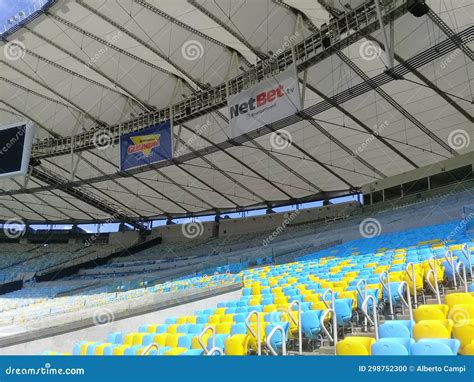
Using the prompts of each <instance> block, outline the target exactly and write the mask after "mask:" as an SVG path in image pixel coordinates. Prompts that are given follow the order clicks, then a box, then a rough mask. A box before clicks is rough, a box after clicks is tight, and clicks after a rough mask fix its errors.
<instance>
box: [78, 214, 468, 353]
mask: <svg viewBox="0 0 474 382" xmlns="http://www.w3.org/2000/svg"><path fill="white" fill-rule="evenodd" d="M457 224H459V222H458V221H454V222H450V223H445V224H441V225H437V226H431V227H422V228H417V229H413V230H408V231H403V232H397V233H390V234H385V235H380V236H378V237H375V238H372V239H363V240H355V241H352V242H347V243H345V244H343V245H340V246H336V247H333V248H329V249H326V250H322V251H319V252H318V253H313V254H309V255H305V256H303V257H302V258H300V259H299V260H298V261H295V262H292V263H287V264H281V265H267V266H263V267H258V268H251V269H245V270H243V271H242V272H241V274H242V276H243V286H244V287H243V290H242V296H241V297H240V299H239V300H235V301H227V302H221V303H219V304H218V305H217V306H216V307H215V308H207V309H200V310H198V311H196V312H195V313H194V315H190V316H185V317H170V318H168V319H167V320H166V321H165V322H164V323H144V324H143V325H142V326H140V327H139V328H137V330H136V331H134V332H133V331H132V332H130V333H111V334H110V335H109V336H108V337H107V338H104V340H105V342H87V341H80V342H77V343H76V344H75V345H74V348H73V349H72V354H95V355H110V354H112V355H122V354H123V355H129V354H135V355H141V354H143V352H145V351H147V354H150V355H151V354H163V355H198V354H206V353H207V352H208V351H209V350H210V349H211V348H215V347H217V348H220V349H222V350H223V352H224V353H225V354H227V355H247V354H255V353H258V352H262V351H264V352H269V353H273V354H278V353H280V354H281V353H283V352H285V349H293V350H291V351H292V352H295V353H298V352H297V351H295V350H294V349H296V347H297V344H299V340H298V330H299V328H298V327H299V325H298V306H299V307H300V308H301V331H302V338H303V342H302V345H303V344H304V347H305V350H306V351H310V352H312V353H313V354H325V353H324V351H327V350H328V349H329V351H330V352H332V354H334V352H336V354H339V355H371V354H374V355H402V354H403V355H408V354H411V355H436V354H439V355H447V354H450V355H454V354H466V355H470V354H473V351H474V334H473V333H474V316H473V313H474V312H473V306H474V293H472V292H464V291H463V289H462V290H461V289H460V288H464V285H462V283H461V281H462V278H458V277H457V281H458V283H457V287H458V290H457V291H456V290H452V289H454V288H453V285H454V279H453V274H452V273H451V275H450V274H449V272H447V271H446V269H447V268H448V266H452V264H451V263H450V258H449V257H448V258H445V253H446V251H450V253H451V254H452V261H453V262H454V265H455V267H454V268H456V266H457V265H458V264H461V263H462V264H463V265H464V266H466V265H467V264H468V262H467V260H466V258H465V253H466V251H468V253H469V254H470V253H471V252H472V251H473V250H474V243H473V242H472V241H471V240H470V238H469V237H466V236H465V235H464V233H459V234H457V235H451V237H453V239H452V240H451V241H449V242H442V241H441V240H440V238H443V237H448V236H449V235H450V233H451V232H454V230H455V227H456V225H457ZM436 237H437V238H438V239H436ZM409 263H413V271H414V275H415V280H416V281H415V283H416V284H417V285H414V284H413V281H412V275H411V273H410V271H409V270H410V269H411V268H408V271H407V270H406V267H407V264H409ZM431 268H433V269H435V270H436V279H435V278H434V277H433V276H434V272H430V270H431ZM221 271H222V269H221ZM467 273H468V275H467V276H472V271H471V272H470V271H469V269H468V268H467ZM387 276H388V277H389V280H386V279H387ZM364 281H365V282H366V286H365V287H364V286H363V287H362V290H361V288H360V285H364ZM381 281H384V283H382V282H381ZM435 281H437V283H438V288H435V291H436V289H441V293H440V299H441V301H439V302H438V301H437V300H435V299H434V298H433V297H432V296H430V294H432V291H431V289H430V288H429V287H428V286H429V285H430V283H431V285H433V284H435V285H436V282H435ZM420 284H421V285H420ZM466 284H467V283H466ZM415 286H416V290H417V298H418V299H417V301H418V303H417V304H415V307H416V309H414V311H413V314H412V316H411V315H407V314H406V307H405V305H404V299H406V298H405V294H406V293H407V287H408V289H409V291H410V292H411V291H412V290H413V287H415ZM389 287H390V289H389ZM465 287H466V288H467V287H468V286H467V285H465ZM443 288H446V294H445V295H443V293H442V290H443ZM469 289H470V290H472V289H473V286H472V285H471V286H469ZM328 290H330V291H332V293H328ZM366 295H367V296H373V302H371V301H372V300H371V298H372V297H369V298H366V297H365V296H366ZM332 297H334V300H333V299H332ZM390 298H391V300H392V304H390V302H389V301H390ZM369 302H371V303H369ZM391 305H392V306H391ZM407 305H409V304H407ZM408 310H409V311H410V309H408ZM254 312H256V313H254ZM364 312H365V314H366V315H367V317H368V318H369V322H368V323H366V322H365V316H364V314H363V313H364ZM371 315H372V317H374V315H375V317H374V318H375V319H374V320H371V319H370V317H371ZM377 317H378V318H377ZM370 321H371V322H370ZM335 327H337V331H334V330H333V329H334V328H335ZM259 331H260V335H258V334H257V333H258V332H259ZM331 333H332V334H331ZM335 335H337V336H338V337H339V338H341V337H342V338H341V339H340V340H339V341H338V342H337V343H336V344H334V343H333V342H334V341H333V340H334V339H335V338H334V337H335ZM267 342H268V343H267ZM326 343H327V344H331V343H333V344H332V345H333V346H327V345H326ZM151 345H154V346H156V348H157V349H158V350H156V349H155V350H150V349H151V348H150V346H151ZM334 345H335V346H334ZM262 349H263V350H262Z"/></svg>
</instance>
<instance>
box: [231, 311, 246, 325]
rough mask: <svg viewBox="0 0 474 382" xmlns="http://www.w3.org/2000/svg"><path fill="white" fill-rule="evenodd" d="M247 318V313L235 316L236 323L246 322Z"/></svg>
mask: <svg viewBox="0 0 474 382" xmlns="http://www.w3.org/2000/svg"><path fill="white" fill-rule="evenodd" d="M246 318H247V313H245V314H235V315H234V322H235V323H239V322H245V319H246Z"/></svg>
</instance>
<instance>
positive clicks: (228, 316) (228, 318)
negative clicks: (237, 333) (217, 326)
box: [221, 314, 235, 323]
mask: <svg viewBox="0 0 474 382" xmlns="http://www.w3.org/2000/svg"><path fill="white" fill-rule="evenodd" d="M234 316H235V314H224V315H223V316H221V323H224V322H234Z"/></svg>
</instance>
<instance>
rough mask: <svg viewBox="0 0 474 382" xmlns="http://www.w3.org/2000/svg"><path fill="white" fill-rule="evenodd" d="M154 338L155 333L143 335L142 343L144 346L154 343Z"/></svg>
mask: <svg viewBox="0 0 474 382" xmlns="http://www.w3.org/2000/svg"><path fill="white" fill-rule="evenodd" d="M154 338H155V333H150V334H147V335H146V336H143V338H142V345H143V346H148V345H151V344H152V343H153V339H154Z"/></svg>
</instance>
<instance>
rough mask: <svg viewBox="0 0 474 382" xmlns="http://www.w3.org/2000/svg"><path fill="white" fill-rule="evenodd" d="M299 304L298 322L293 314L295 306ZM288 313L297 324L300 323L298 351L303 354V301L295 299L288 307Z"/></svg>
mask: <svg viewBox="0 0 474 382" xmlns="http://www.w3.org/2000/svg"><path fill="white" fill-rule="evenodd" d="M295 305H297V306H298V322H296V320H295V318H294V317H293V315H292V314H291V312H292V310H291V309H292V308H293V306H295ZM288 315H289V316H290V320H291V321H293V323H294V324H295V325H298V351H299V354H300V355H301V354H303V332H302V324H301V301H299V300H294V301H292V303H291V304H290V306H289V307H288Z"/></svg>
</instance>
